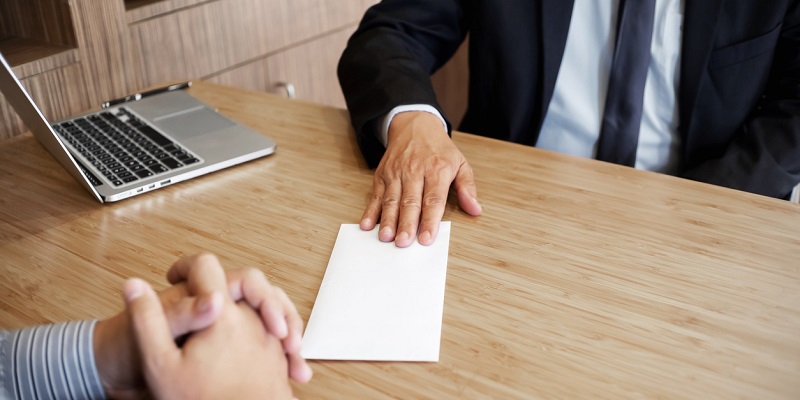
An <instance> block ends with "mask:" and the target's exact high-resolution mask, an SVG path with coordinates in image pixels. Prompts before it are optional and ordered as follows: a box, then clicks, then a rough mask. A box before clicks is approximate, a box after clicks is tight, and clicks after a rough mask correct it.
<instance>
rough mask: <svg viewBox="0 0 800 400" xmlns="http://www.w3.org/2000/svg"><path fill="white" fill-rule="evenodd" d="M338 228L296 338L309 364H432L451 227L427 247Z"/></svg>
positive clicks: (347, 226)
mask: <svg viewBox="0 0 800 400" xmlns="http://www.w3.org/2000/svg"><path fill="white" fill-rule="evenodd" d="M377 232H378V228H377V227H376V228H375V230H373V231H369V232H367V231H362V230H361V229H360V228H359V226H358V225H355V224H343V225H342V226H341V228H340V229H339V235H338V236H337V238H336V244H335V245H334V247H333V252H332V253H331V258H330V261H329V262H328V268H327V270H326V271H325V277H324V278H323V279H322V285H321V286H320V289H319V293H318V294H317V300H316V302H315V303H314V309H313V310H312V311H311V317H310V318H309V321H308V326H307V327H306V331H305V335H304V336H303V349H302V352H301V354H302V355H303V356H304V357H305V358H307V359H316V360H368V361H439V342H440V338H441V332H442V310H443V307H444V288H445V279H446V277H447V251H448V245H449V243H450V222H442V223H441V225H440V226H439V233H438V235H437V238H436V241H435V242H434V244H432V245H430V246H422V245H420V244H419V243H416V242H415V243H414V244H413V245H411V246H410V247H407V248H403V249H401V248H397V247H395V245H394V243H383V242H381V241H379V240H378V234H377Z"/></svg>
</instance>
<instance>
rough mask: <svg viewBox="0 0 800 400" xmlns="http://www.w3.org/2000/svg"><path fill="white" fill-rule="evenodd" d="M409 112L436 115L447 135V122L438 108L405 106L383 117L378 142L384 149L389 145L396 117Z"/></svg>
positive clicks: (414, 105) (422, 105) (416, 105)
mask: <svg viewBox="0 0 800 400" xmlns="http://www.w3.org/2000/svg"><path fill="white" fill-rule="evenodd" d="M408 111H424V112H427V113H431V114H433V115H435V116H436V117H438V118H439V121H442V126H444V131H445V133H447V122H445V120H444V118H443V117H442V114H441V113H439V110H437V109H436V107H433V106H430V105H428V104H407V105H403V106H397V107H395V108H393V109H392V111H389V113H388V114H386V116H385V117H383V123H382V124H381V129H380V130H379V131H378V140H380V142H381V143H382V144H383V147H386V144H387V143H389V125H390V124H391V123H392V119H393V118H394V116H395V115H397V114H400V113H404V112H408Z"/></svg>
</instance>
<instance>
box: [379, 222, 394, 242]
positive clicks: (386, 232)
mask: <svg viewBox="0 0 800 400" xmlns="http://www.w3.org/2000/svg"><path fill="white" fill-rule="evenodd" d="M378 236H379V237H380V240H382V241H384V242H388V241H390V240H392V228H391V227H388V226H386V227H383V228H381V230H380V233H379V234H378Z"/></svg>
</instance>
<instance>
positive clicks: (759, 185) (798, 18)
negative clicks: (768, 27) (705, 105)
mask: <svg viewBox="0 0 800 400" xmlns="http://www.w3.org/2000/svg"><path fill="white" fill-rule="evenodd" d="M683 175H684V176H685V177H686V178H689V179H694V180H698V181H703V182H708V183H712V184H717V185H721V186H727V187H731V188H734V189H739V190H744V191H748V192H753V193H758V194H762V195H766V196H771V197H777V198H784V199H788V198H789V195H790V193H791V191H792V188H793V187H794V186H795V185H796V184H797V183H798V182H800V5H794V6H791V7H790V9H789V11H788V12H787V14H786V17H785V18H784V22H783V26H782V28H781V33H780V37H779V39H778V42H777V45H776V48H775V56H774V58H773V66H772V69H771V72H770V76H769V81H768V83H767V89H766V91H765V93H764V96H763V97H762V99H761V102H760V104H759V105H758V107H757V108H756V110H754V112H753V114H752V115H751V116H750V117H749V118H748V119H747V120H746V121H745V122H744V123H743V124H742V126H741V127H740V128H739V131H738V133H737V134H736V137H735V139H734V140H733V142H732V143H731V144H730V145H729V146H728V147H727V149H726V150H725V152H724V153H723V154H722V155H721V156H720V157H718V158H714V159H710V160H708V161H706V162H704V163H702V164H699V165H697V166H696V167H694V168H691V169H689V170H688V171H686V172H685V173H684V174H683Z"/></svg>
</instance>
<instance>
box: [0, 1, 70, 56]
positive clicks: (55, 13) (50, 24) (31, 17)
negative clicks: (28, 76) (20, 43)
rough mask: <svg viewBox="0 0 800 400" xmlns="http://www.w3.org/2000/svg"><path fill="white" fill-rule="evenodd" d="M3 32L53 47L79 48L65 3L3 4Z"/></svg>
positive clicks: (0, 26)
mask: <svg viewBox="0 0 800 400" xmlns="http://www.w3.org/2000/svg"><path fill="white" fill-rule="evenodd" d="M0 32H3V34H4V36H15V37H24V38H29V39H34V40H37V41H41V42H45V43H49V44H53V45H64V46H70V47H75V46H76V44H77V41H76V38H75V31H74V29H73V26H72V16H71V12H70V7H69V2H68V1H65V0H2V1H0Z"/></svg>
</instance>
